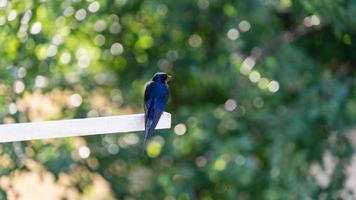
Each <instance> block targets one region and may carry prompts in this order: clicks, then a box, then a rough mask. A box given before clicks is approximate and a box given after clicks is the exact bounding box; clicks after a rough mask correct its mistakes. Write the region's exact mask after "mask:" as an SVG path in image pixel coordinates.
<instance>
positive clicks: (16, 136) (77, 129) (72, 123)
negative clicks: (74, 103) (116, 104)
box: [0, 112, 171, 142]
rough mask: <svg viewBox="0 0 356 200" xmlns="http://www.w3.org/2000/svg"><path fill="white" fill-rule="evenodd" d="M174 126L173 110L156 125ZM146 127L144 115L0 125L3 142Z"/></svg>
mask: <svg viewBox="0 0 356 200" xmlns="http://www.w3.org/2000/svg"><path fill="white" fill-rule="evenodd" d="M167 128H171V114H170V113H167V112H164V113H163V114H162V117H161V119H160V121H159V122H158V125H157V127H156V129H167ZM143 130H144V115H143V114H133V115H119V116H109V117H93V118H84V119H69V120H57V121H43V122H31V123H17V124H4V125H0V142H15V141H25V140H37V139H50V138H62V137H72V136H85V135H99V134H107V133H124V132H132V131H143Z"/></svg>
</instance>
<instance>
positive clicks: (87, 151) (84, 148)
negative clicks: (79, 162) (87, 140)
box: [78, 146, 90, 159]
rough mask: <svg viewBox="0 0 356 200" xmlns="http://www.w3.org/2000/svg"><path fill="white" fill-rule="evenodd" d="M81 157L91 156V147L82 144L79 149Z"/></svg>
mask: <svg viewBox="0 0 356 200" xmlns="http://www.w3.org/2000/svg"><path fill="white" fill-rule="evenodd" d="M78 154H79V157H80V158H82V159H85V158H89V156H90V149H89V147H87V146H82V147H80V148H79V149H78Z"/></svg>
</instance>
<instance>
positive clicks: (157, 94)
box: [144, 72, 170, 150]
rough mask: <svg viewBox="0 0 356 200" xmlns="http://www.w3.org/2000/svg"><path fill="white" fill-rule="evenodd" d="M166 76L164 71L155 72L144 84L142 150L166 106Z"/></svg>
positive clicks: (167, 93)
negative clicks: (143, 134)
mask: <svg viewBox="0 0 356 200" xmlns="http://www.w3.org/2000/svg"><path fill="white" fill-rule="evenodd" d="M169 79H170V76H168V75H167V74H166V73H164V72H157V73H156V74H155V75H154V76H153V78H152V80H151V81H150V82H148V83H147V84H146V89H145V97H144V109H145V139H144V150H145V149H146V143H147V141H148V140H149V139H150V138H151V136H152V134H153V131H154V130H155V128H156V126H157V123H158V121H159V119H160V118H161V115H162V113H163V111H164V108H165V107H166V104H167V101H168V96H169V92H168V84H167V82H168V80H169Z"/></svg>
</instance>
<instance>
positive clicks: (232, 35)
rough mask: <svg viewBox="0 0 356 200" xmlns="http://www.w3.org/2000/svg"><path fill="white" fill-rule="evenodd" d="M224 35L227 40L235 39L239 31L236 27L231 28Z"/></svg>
mask: <svg viewBox="0 0 356 200" xmlns="http://www.w3.org/2000/svg"><path fill="white" fill-rule="evenodd" d="M226 35H227V38H229V40H236V39H237V38H239V36H240V33H239V31H238V30H237V29H236V28H232V29H230V30H229V31H228V32H227V34H226Z"/></svg>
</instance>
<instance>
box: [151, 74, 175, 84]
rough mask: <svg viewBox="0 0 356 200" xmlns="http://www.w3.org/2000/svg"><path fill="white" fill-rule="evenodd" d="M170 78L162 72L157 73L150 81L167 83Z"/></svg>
mask: <svg viewBox="0 0 356 200" xmlns="http://www.w3.org/2000/svg"><path fill="white" fill-rule="evenodd" d="M170 78H171V76H169V75H168V74H166V73H164V72H157V73H156V74H155V75H154V76H153V78H152V81H155V82H161V83H167V82H168V81H169V79H170Z"/></svg>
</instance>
